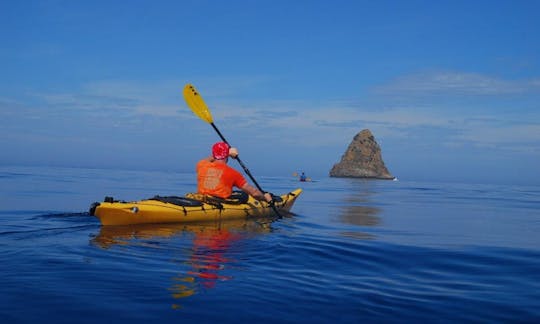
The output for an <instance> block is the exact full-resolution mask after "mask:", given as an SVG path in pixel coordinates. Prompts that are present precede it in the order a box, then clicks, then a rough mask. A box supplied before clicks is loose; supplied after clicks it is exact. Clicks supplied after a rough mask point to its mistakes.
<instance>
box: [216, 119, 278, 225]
mask: <svg viewBox="0 0 540 324" xmlns="http://www.w3.org/2000/svg"><path fill="white" fill-rule="evenodd" d="M210 125H212V127H213V128H214V130H215V131H216V133H218V135H219V137H221V140H222V141H223V142H225V143H227V145H229V147H230V146H231V145H230V144H229V142H227V140H226V139H225V137H224V136H223V134H221V132H220V131H219V129H218V128H217V127H216V125H215V124H214V123H210ZM235 160H236V161H238V163H239V164H240V166H241V167H242V169H244V172H245V173H246V174H247V175H248V177H249V178H250V179H251V181H253V183H254V184H255V186H256V187H257V189H259V191H260V192H262V193H263V194H264V190H263V189H262V188H261V186H260V185H259V183H258V182H257V180H255V178H254V177H253V175H251V172H250V171H249V169H248V168H247V167H246V166H245V165H244V163H243V162H242V160H240V157H239V156H236V158H235ZM270 206H272V209H273V210H274V212H275V213H276V215H278V216H279V217H280V218H281V215H280V214H279V212H278V210H277V208H276V206H274V200H272V201H271V202H270Z"/></svg>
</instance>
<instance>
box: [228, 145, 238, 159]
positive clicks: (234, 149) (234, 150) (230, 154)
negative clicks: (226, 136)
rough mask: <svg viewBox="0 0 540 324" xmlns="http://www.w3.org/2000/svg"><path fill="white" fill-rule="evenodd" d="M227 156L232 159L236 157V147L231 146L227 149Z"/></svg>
mask: <svg viewBox="0 0 540 324" xmlns="http://www.w3.org/2000/svg"><path fill="white" fill-rule="evenodd" d="M229 156H230V157H232V158H233V159H236V157H237V156H238V150H237V149H236V147H231V148H230V149H229Z"/></svg>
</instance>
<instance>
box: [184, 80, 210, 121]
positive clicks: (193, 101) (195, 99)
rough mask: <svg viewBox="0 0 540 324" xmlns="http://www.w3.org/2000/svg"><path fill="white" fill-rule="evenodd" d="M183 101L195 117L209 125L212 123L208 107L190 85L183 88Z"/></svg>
mask: <svg viewBox="0 0 540 324" xmlns="http://www.w3.org/2000/svg"><path fill="white" fill-rule="evenodd" d="M184 99H185V100H186V103H187V105H188V107H189V108H190V109H191V111H193V113H195V115H197V116H199V118H201V119H202V120H204V121H205V122H207V123H210V124H211V123H213V122H214V121H213V119H212V114H211V113H210V110H209V109H208V106H206V104H205V103H204V100H203V98H202V97H201V95H200V94H199V92H197V90H196V89H195V87H194V86H193V85H192V84H186V86H185V87H184Z"/></svg>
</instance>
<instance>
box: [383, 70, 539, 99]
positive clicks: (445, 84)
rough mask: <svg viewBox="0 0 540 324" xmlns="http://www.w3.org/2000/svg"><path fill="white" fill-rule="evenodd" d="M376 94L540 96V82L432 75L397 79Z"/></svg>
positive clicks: (462, 73)
mask: <svg viewBox="0 0 540 324" xmlns="http://www.w3.org/2000/svg"><path fill="white" fill-rule="evenodd" d="M374 91H375V93H377V94H401V95H402V94H410V95H418V94H425V95H473V96H475V95H476V96H490V95H515V94H525V93H540V79H520V80H505V79H502V78H497V77H492V76H488V75H483V74H479V73H464V72H429V73H419V74H411V75H406V76H402V77H399V78H396V79H394V80H393V81H391V82H389V83H388V84H386V85H383V86H380V87H377V88H375V89H374Z"/></svg>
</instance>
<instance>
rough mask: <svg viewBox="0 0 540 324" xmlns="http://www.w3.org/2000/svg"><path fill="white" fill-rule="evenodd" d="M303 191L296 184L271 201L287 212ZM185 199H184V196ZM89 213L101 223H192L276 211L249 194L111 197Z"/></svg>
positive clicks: (253, 216)
mask: <svg viewBox="0 0 540 324" xmlns="http://www.w3.org/2000/svg"><path fill="white" fill-rule="evenodd" d="M301 193H302V189H300V188H298V189H296V190H293V191H291V192H289V193H286V194H283V195H281V196H279V198H280V199H276V200H277V201H276V202H275V203H274V207H275V209H277V210H278V212H288V211H289V210H290V209H291V207H292V205H293V204H294V202H295V201H296V198H298V196H299V195H300V194H301ZM186 200H187V199H186ZM90 214H92V215H94V216H96V217H97V218H99V220H100V222H101V224H102V225H131V224H156V223H193V222H207V221H219V220H228V219H242V218H259V217H268V216H272V215H275V212H274V209H273V208H272V206H270V204H268V203H267V202H262V201H257V200H255V199H254V198H253V197H249V198H248V201H247V202H246V203H234V202H233V203H228V202H226V201H225V202H218V203H216V202H204V201H193V200H192V199H191V203H186V204H184V205H179V204H175V203H172V202H165V201H161V200H156V199H145V200H140V201H133V202H123V201H113V200H112V199H106V201H104V202H100V203H94V204H93V205H92V206H91V208H90Z"/></svg>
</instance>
